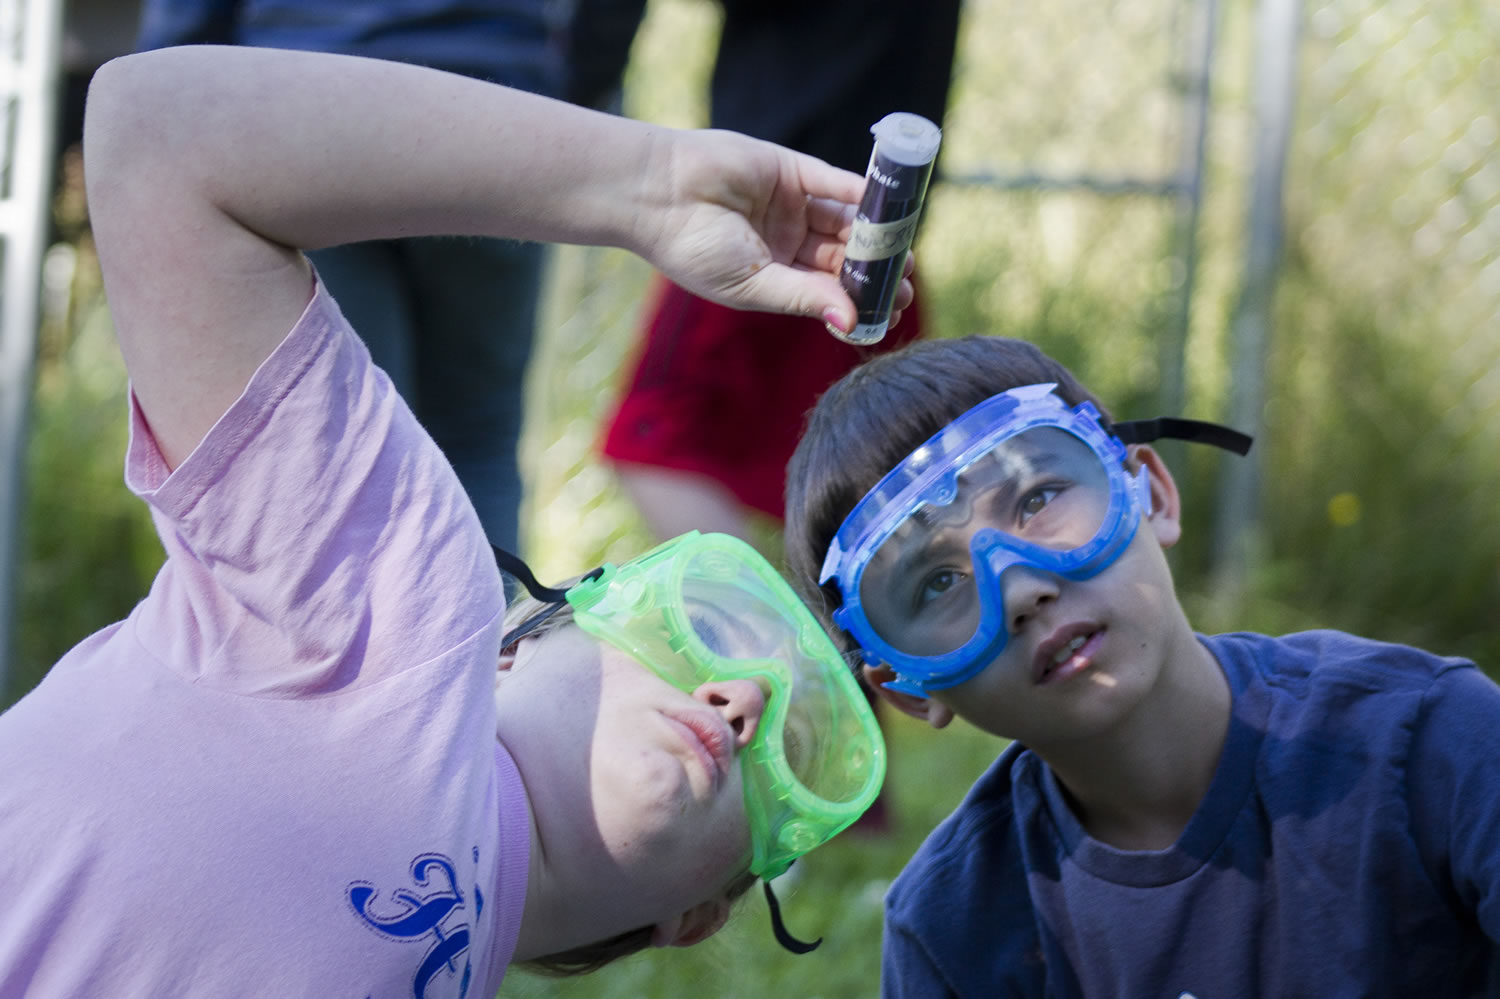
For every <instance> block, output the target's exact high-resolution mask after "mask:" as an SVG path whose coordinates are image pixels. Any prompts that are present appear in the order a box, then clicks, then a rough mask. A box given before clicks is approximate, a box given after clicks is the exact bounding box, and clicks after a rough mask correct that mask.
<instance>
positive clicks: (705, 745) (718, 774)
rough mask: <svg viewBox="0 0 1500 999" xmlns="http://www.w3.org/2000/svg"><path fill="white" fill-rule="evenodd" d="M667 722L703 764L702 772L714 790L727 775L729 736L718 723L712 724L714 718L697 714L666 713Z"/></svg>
mask: <svg viewBox="0 0 1500 999" xmlns="http://www.w3.org/2000/svg"><path fill="white" fill-rule="evenodd" d="M664 717H665V718H666V719H667V723H668V724H669V725H671V726H672V727H673V728H674V729H676V730H677V734H678V735H679V736H680V737H681V738H682V741H683V742H684V743H686V744H687V747H688V748H689V749H691V750H692V751H693V753H694V754H695V755H696V756H697V757H698V759H699V761H700V762H701V763H702V764H703V769H704V772H705V773H707V775H708V778H709V780H710V781H711V782H712V783H713V787H714V789H715V790H717V789H718V787H719V785H720V784H721V783H722V782H723V780H724V778H725V777H727V776H728V775H729V746H730V742H729V736H728V735H727V734H726V733H725V732H724V729H723V727H722V726H720V725H716V724H714V721H715V720H716V719H713V720H711V719H707V718H703V717H700V716H698V715H687V716H677V715H666V716H664Z"/></svg>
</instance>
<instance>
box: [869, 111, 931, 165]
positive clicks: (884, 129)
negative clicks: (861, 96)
mask: <svg viewBox="0 0 1500 999" xmlns="http://www.w3.org/2000/svg"><path fill="white" fill-rule="evenodd" d="M870 133H871V134H872V135H874V136H875V147H876V148H877V149H879V150H880V155H882V156H884V157H885V158H886V159H889V160H894V161H895V162H897V163H900V164H901V165H902V166H922V165H924V164H926V163H930V162H932V158H933V157H934V156H936V155H937V151H938V145H939V144H941V143H942V141H943V130H942V129H940V128H938V127H937V126H936V125H934V124H933V123H932V122H930V121H928V120H927V119H926V118H923V117H922V116H921V115H919V114H912V113H911V112H910V111H895V112H892V113H891V114H888V115H886V116H885V117H884V118H882V119H880V120H879V121H877V122H876V123H875V124H873V125H871V126H870Z"/></svg>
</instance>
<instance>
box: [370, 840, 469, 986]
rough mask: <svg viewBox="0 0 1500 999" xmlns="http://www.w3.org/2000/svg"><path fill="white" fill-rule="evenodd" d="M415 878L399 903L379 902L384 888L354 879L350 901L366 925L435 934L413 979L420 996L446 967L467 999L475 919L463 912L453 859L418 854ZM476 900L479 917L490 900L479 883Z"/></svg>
mask: <svg viewBox="0 0 1500 999" xmlns="http://www.w3.org/2000/svg"><path fill="white" fill-rule="evenodd" d="M474 854H475V861H476V862H477V861H478V859H479V857H478V855H479V851H478V850H477V849H476V850H475V851H474ZM411 878H412V882H413V883H414V885H415V890H413V889H409V888H398V889H396V890H395V891H393V892H391V893H390V898H391V899H392V900H393V901H394V902H396V903H400V905H399V907H398V906H396V905H392V904H391V903H379V902H376V895H378V894H379V890H378V889H377V888H376V887H375V886H374V885H372V884H370V883H369V882H366V881H356V882H354V883H352V884H350V885H349V904H350V905H352V906H354V912H355V914H356V915H358V916H359V918H360V919H361V920H363V921H364V923H365V925H366V926H369V927H370V928H371V929H373V930H375V931H376V932H378V933H380V934H381V935H383V936H387V937H390V938H391V939H393V940H402V941H411V940H421V939H423V938H425V937H427V936H428V935H431V937H432V944H431V946H429V947H428V949H427V952H426V954H425V955H424V956H423V958H422V963H421V964H420V965H419V966H418V967H417V972H416V975H415V976H414V977H413V979H412V995H413V996H414V997H415V999H425V997H426V995H427V987H428V986H429V985H430V984H431V983H432V980H433V979H434V978H435V977H437V976H438V974H439V973H441V972H444V971H446V972H447V973H448V975H449V977H450V978H451V977H453V976H457V977H458V996H459V999H464V996H466V995H467V994H468V991H469V981H470V979H471V978H472V976H473V969H472V967H471V965H470V962H469V959H468V957H467V956H466V955H467V953H468V950H469V923H468V921H467V919H465V918H464V916H463V913H464V910H465V906H464V896H463V893H462V892H461V891H459V889H458V873H457V871H456V870H455V868H454V865H453V861H451V860H449V859H448V858H447V857H445V856H443V855H442V854H440V853H424V854H422V855H421V856H419V857H416V858H415V859H413V860H412V862H411ZM424 891H425V892H426V893H425V894H423V893H422V892H424ZM474 901H475V907H474V918H476V919H477V918H478V916H479V912H480V910H481V908H482V907H483V905H484V901H483V898H482V896H480V894H479V886H478V885H475V886H474ZM459 958H463V968H462V969H460V968H459V966H458V963H457V962H458V959H459Z"/></svg>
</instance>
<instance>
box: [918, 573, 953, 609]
mask: <svg viewBox="0 0 1500 999" xmlns="http://www.w3.org/2000/svg"><path fill="white" fill-rule="evenodd" d="M962 580H963V573H961V572H959V571H958V570H957V569H938V570H937V571H935V572H931V573H928V575H927V578H926V579H924V580H922V585H921V586H920V587H919V588H918V589H917V605H918V606H919V607H920V606H921V605H923V604H928V603H931V602H932V601H934V600H936V599H937V598H938V597H941V596H942V595H943V594H944V593H947V592H948V591H949V590H951V589H953V587H955V586H957V585H958V584H959V583H960V582H961V581H962Z"/></svg>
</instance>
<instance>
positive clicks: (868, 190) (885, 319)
mask: <svg viewBox="0 0 1500 999" xmlns="http://www.w3.org/2000/svg"><path fill="white" fill-rule="evenodd" d="M870 131H871V132H872V133H873V134H874V136H875V148H874V149H873V150H871V152H870V165H869V167H868V168H867V169H866V171H865V193H864V197H863V198H862V199H861V200H860V203H859V214H858V215H856V216H855V219H854V231H853V233H851V234H850V236H849V244H848V246H847V247H845V250H844V265H843V267H842V268H841V269H840V271H839V282H840V283H841V284H842V285H843V287H844V291H846V292H848V294H849V297H850V298H851V299H853V300H854V306H855V309H856V310H857V315H856V317H855V325H854V328H853V329H851V330H850V331H849V332H848V333H844V332H842V331H841V330H839V329H837V328H836V327H834V326H833V325H832V324H830V325H829V326H828V332H830V333H832V334H833V335H834V336H836V337H838V338H839V339H840V340H845V341H847V342H849V343H853V344H859V345H861V346H863V345H866V344H872V343H877V342H878V341H879V340H880V339H881V338H882V337H884V336H885V331H886V327H887V326H888V325H889V324H890V320H891V307H892V305H893V304H894V302H895V300H896V292H897V290H898V289H899V288H900V287H901V278H902V275H903V272H904V270H905V265H906V254H907V251H908V250H909V249H910V248H911V242H912V238H913V237H914V236H915V235H916V231H917V220H918V218H919V217H920V216H921V213H922V202H923V200H924V199H925V198H926V196H927V183H928V181H929V180H930V179H931V178H932V164H933V161H934V160H935V159H936V158H937V152H938V146H939V145H940V144H941V143H942V139H943V133H942V130H941V129H939V128H938V127H937V126H936V125H934V124H933V123H932V122H930V121H928V120H927V119H926V118H923V117H922V116H921V115H916V114H909V113H907V112H904V111H898V112H896V113H894V114H888V115H886V116H885V117H884V118H882V119H880V120H879V121H878V122H876V123H875V124H874V126H872V127H871V129H870Z"/></svg>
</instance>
